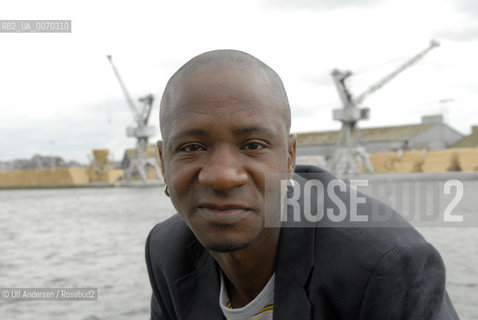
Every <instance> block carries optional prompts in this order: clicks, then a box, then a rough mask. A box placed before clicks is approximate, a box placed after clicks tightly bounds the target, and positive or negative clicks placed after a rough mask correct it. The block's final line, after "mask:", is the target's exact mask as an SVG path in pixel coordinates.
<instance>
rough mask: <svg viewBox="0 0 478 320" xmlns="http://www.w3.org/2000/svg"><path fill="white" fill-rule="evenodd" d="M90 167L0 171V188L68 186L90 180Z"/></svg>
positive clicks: (83, 183) (85, 182)
mask: <svg viewBox="0 0 478 320" xmlns="http://www.w3.org/2000/svg"><path fill="white" fill-rule="evenodd" d="M89 171H90V170H89V168H57V169H30V170H15V171H2V172H0V188H15V187H19V188H22V187H23V188H25V187H67V186H79V185H86V184H88V183H89V182H90V176H89Z"/></svg>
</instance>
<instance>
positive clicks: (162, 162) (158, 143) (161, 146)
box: [156, 140, 168, 184]
mask: <svg viewBox="0 0 478 320" xmlns="http://www.w3.org/2000/svg"><path fill="white" fill-rule="evenodd" d="M156 146H157V147H158V153H159V160H160V162H161V173H162V174H163V179H164V183H165V184H168V183H167V182H166V176H165V174H164V172H165V169H164V156H163V141H162V140H158V141H156Z"/></svg>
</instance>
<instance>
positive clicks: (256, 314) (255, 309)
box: [219, 272, 275, 320]
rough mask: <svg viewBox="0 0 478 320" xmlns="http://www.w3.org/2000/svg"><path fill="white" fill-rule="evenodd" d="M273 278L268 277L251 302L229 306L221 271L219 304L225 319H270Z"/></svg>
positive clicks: (272, 309) (272, 304)
mask: <svg viewBox="0 0 478 320" xmlns="http://www.w3.org/2000/svg"><path fill="white" fill-rule="evenodd" d="M274 278H275V274H273V275H272V277H271V278H270V279H269V281H268V282H267V284H266V285H265V287H264V289H262V291H261V292H260V293H259V294H258V295H257V297H255V298H254V300H252V301H251V302H249V303H248V304H247V305H245V306H244V307H242V308H231V303H230V302H229V295H228V294H227V290H226V286H225V284H224V278H223V275H222V272H221V291H220V294H219V305H220V306H221V310H222V313H223V314H224V316H225V317H226V319H227V320H272V313H273V311H274Z"/></svg>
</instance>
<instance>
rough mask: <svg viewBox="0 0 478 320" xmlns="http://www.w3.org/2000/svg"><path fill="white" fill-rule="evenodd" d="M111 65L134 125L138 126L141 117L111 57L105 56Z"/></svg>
mask: <svg viewBox="0 0 478 320" xmlns="http://www.w3.org/2000/svg"><path fill="white" fill-rule="evenodd" d="M106 57H107V58H108V60H109V62H110V64H111V67H112V68H113V72H114V73H115V76H116V79H118V82H119V84H120V86H121V90H122V91H123V94H124V97H125V98H126V101H127V102H128V105H129V108H130V109H131V112H132V113H133V117H134V120H135V121H136V123H138V124H139V122H140V121H141V115H140V113H139V111H138V107H136V105H135V104H134V102H133V99H131V95H130V94H129V92H128V89H126V86H125V84H124V82H123V79H122V78H121V75H120V74H119V72H118V70H117V69H116V66H115V65H114V63H113V58H112V57H111V55H107V56H106Z"/></svg>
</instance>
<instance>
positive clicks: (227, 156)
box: [198, 147, 248, 192]
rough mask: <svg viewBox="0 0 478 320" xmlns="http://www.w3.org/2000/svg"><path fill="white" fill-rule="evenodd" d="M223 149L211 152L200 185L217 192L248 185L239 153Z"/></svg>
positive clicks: (200, 176) (201, 174) (203, 169)
mask: <svg viewBox="0 0 478 320" xmlns="http://www.w3.org/2000/svg"><path fill="white" fill-rule="evenodd" d="M231 149H233V148H229V147H222V148H217V149H216V150H211V151H210V154H209V156H208V159H207V161H206V163H205V165H204V166H203V167H202V168H201V171H200V172H199V177H198V180H199V183H201V184H202V185H205V186H208V187H212V188H213V189H215V190H217V191H221V192H224V191H229V190H231V189H234V188H236V187H240V186H242V185H245V184H246V183H247V180H248V178H247V173H246V172H245V170H244V168H243V166H242V164H241V161H240V159H239V158H238V156H239V155H238V154H236V153H237V151H235V150H231Z"/></svg>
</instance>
